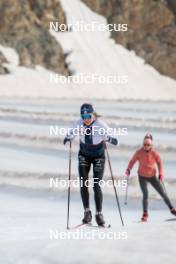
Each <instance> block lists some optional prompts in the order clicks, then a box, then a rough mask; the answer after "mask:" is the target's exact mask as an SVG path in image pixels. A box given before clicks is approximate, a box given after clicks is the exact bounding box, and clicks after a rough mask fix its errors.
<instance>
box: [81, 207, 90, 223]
mask: <svg viewBox="0 0 176 264" xmlns="http://www.w3.org/2000/svg"><path fill="white" fill-rule="evenodd" d="M91 221H92V213H91V211H90V210H85V212H84V218H83V219H82V222H83V224H90V223H91Z"/></svg>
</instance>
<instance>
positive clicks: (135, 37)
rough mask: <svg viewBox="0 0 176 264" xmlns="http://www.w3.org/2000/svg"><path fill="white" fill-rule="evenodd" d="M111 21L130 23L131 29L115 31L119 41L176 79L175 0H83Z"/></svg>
mask: <svg viewBox="0 0 176 264" xmlns="http://www.w3.org/2000/svg"><path fill="white" fill-rule="evenodd" d="M82 1H83V2H84V3H86V4H87V5H88V6H89V7H90V8H91V9H92V10H94V11H95V12H98V13H100V14H102V15H104V16H105V17H106V18H107V20H108V23H113V24H118V23H122V24H123V23H127V24H128V32H115V31H114V32H113V33H112V37H113V38H114V39H115V41H116V42H117V43H120V44H122V45H123V46H125V47H126V48H128V49H130V50H135V52H136V53H137V54H138V55H139V56H141V57H143V58H144V59H145V61H146V62H147V63H149V64H151V65H152V66H154V67H155V68H156V69H157V70H158V71H159V72H160V73H162V74H165V75H168V76H170V77H172V78H175V79H176V67H175V63H176V1H175V0H167V1H164V0H130V1H129V0H82Z"/></svg>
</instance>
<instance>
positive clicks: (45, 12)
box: [0, 0, 68, 75]
mask: <svg viewBox="0 0 176 264" xmlns="http://www.w3.org/2000/svg"><path fill="white" fill-rule="evenodd" d="M50 19H51V21H52V20H54V21H56V20H57V21H59V22H60V23H66V19H65V16H64V12H63V10H62V8H61V6H60V3H59V2H58V1H57V0H35V1H34V0H25V1H24V0H1V2H0V44H1V45H4V46H9V47H12V48H14V49H16V51H17V52H18V54H19V60H20V65H21V66H26V67H32V68H33V67H35V65H41V66H43V67H45V68H47V69H49V70H52V71H55V72H57V73H61V74H64V75H68V69H67V66H66V65H65V56H64V54H63V50H62V48H61V46H60V44H59V43H58V42H57V41H56V40H55V38H54V37H53V36H52V35H51V34H50V33H49V21H50Z"/></svg>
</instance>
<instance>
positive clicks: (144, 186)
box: [139, 176, 173, 212]
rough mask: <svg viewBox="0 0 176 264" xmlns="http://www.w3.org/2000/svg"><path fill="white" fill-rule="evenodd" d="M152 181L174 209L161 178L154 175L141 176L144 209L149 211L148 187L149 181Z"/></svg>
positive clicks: (168, 204) (170, 207)
mask: <svg viewBox="0 0 176 264" xmlns="http://www.w3.org/2000/svg"><path fill="white" fill-rule="evenodd" d="M148 182H150V183H151V185H152V186H153V187H154V188H155V190H156V191H157V192H158V193H159V194H160V195H161V197H162V198H163V200H164V201H165V203H166V204H167V206H168V207H169V209H172V208H173V206H172V204H171V202H170V200H169V197H168V196H167V194H166V193H165V191H164V189H163V186H162V184H161V182H160V181H159V179H158V178H157V177H156V176H154V177H151V178H147V177H143V176H139V184H140V187H141V190H142V193H143V211H144V212H147V211H148V188H147V183H148Z"/></svg>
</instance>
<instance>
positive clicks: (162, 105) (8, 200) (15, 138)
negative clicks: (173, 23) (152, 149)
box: [0, 0, 176, 264]
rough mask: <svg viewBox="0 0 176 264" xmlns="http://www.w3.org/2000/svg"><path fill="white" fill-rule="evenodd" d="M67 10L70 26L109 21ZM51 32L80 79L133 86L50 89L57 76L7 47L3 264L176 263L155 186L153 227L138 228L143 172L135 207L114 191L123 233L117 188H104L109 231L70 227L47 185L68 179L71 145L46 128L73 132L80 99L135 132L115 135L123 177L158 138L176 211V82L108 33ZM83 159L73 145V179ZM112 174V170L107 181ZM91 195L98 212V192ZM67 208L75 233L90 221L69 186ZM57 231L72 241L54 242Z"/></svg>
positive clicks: (173, 225)
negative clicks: (117, 80)
mask: <svg viewBox="0 0 176 264" xmlns="http://www.w3.org/2000/svg"><path fill="white" fill-rule="evenodd" d="M61 3H62V5H63V8H64V10H65V12H66V16H67V20H68V23H76V22H77V21H81V22H82V23H84V24H86V23H90V22H92V21H98V23H100V24H101V23H104V24H106V23H107V22H106V20H105V19H104V18H103V17H102V16H100V15H97V14H95V13H94V12H92V11H91V10H90V9H89V8H88V7H86V6H85V5H84V4H83V3H81V1H79V0H62V1H61ZM124 23H125V21H124ZM52 34H53V35H54V36H55V37H56V39H57V40H58V41H59V43H60V44H61V45H62V47H63V50H64V52H66V53H68V54H69V55H68V56H67V63H68V64H69V69H70V70H71V71H72V72H74V74H75V76H78V75H79V74H83V75H84V76H87V75H91V74H94V73H95V74H98V75H105V76H108V75H111V76H112V75H127V76H128V83H127V84H123V85H122V84H116V85H113V84H98V83H94V84H91V85H90V84H79V85H76V84H73V83H71V84H63V83H62V84H61V83H54V82H52V83H51V82H50V77H51V74H53V73H51V72H50V71H48V70H46V69H44V68H42V67H40V66H37V67H36V69H27V68H25V67H20V66H19V58H18V55H17V54H16V52H15V51H14V50H13V49H11V48H8V47H2V46H0V51H2V53H3V54H4V56H5V57H6V58H7V60H8V64H7V65H6V67H8V68H9V70H10V72H11V73H10V74H8V75H4V76H3V75H1V76H0V264H1V263H2V264H64V263H65V264H67V263H73V264H82V263H85V264H90V263H98V264H105V263H110V264H117V263H118V264H128V263H129V264H136V263H142V264H150V263H155V264H164V263H169V264H175V237H176V236H175V232H176V221H175V218H174V217H173V216H172V215H170V213H169V211H168V209H167V208H166V206H165V205H164V203H163V202H162V200H161V199H160V197H159V196H158V195H157V194H156V192H155V191H154V190H152V189H151V188H150V189H149V191H150V207H149V212H150V217H149V222H148V223H139V222H138V221H139V220H140V217H141V213H142V209H141V207H142V205H141V192H140V189H139V184H138V181H137V177H136V167H135V168H134V170H133V173H132V177H131V178H130V179H131V180H130V185H129V199H128V206H125V205H124V195H125V190H124V189H122V188H118V189H117V191H118V194H119V200H120V204H121V206H122V215H123V218H124V223H125V226H124V227H122V225H121V222H120V218H119V214H118V210H117V205H116V202H115V198H114V192H113V188H104V189H103V192H104V204H103V213H104V216H105V220H106V222H107V223H110V224H111V228H110V229H102V230H99V229H97V228H90V227H87V228H84V227H83V228H80V229H78V230H70V231H67V230H66V212H67V189H66V188H58V189H57V188H56V189H54V188H50V186H49V180H50V177H55V178H56V177H58V178H59V179H67V177H68V146H63V143H62V140H63V136H59V137H58V138H57V137H51V136H50V134H49V128H50V126H56V125H58V127H67V126H69V124H70V123H72V122H73V121H74V120H75V119H77V118H79V107H80V105H81V104H82V103H83V101H85V100H86V99H87V100H88V101H89V102H92V103H93V105H94V107H95V109H96V110H97V112H98V113H100V114H101V115H102V116H103V117H102V118H103V119H104V121H105V122H107V123H108V124H109V125H110V126H112V127H116V128H117V127H126V128H127V129H128V136H126V137H123V136H119V137H118V138H119V142H120V145H119V147H118V148H115V147H111V146H109V153H110V157H111V161H112V167H113V172H114V175H115V176H116V177H122V176H123V174H124V171H125V169H126V166H127V163H128V160H129V158H130V157H131V155H132V154H133V152H134V151H135V149H136V148H138V147H139V146H140V144H141V142H142V139H143V136H144V135H145V134H146V133H147V132H152V134H153V136H154V142H155V144H156V147H157V148H158V149H159V151H160V153H161V156H162V159H163V162H164V176H165V179H166V188H167V191H168V194H169V196H170V197H171V198H172V202H173V204H174V205H175V206H176V196H175V185H176V184H175V183H176V181H175V166H176V165H175V150H176V140H175V131H176V122H175V121H176V118H175V116H176V115H175V114H176V104H175V100H176V81H174V80H172V79H171V78H168V77H165V76H162V75H160V74H159V73H158V72H157V71H156V70H155V69H153V68H152V67H151V66H149V65H146V64H145V63H144V61H143V60H142V59H141V58H139V57H137V56H136V55H135V54H134V52H130V51H128V50H126V49H125V48H123V47H122V46H120V45H117V44H115V42H114V41H113V40H112V39H111V38H110V35H109V33H108V32H101V33H100V32H92V33H89V32H79V33H78V32H65V33H56V32H52ZM118 99H120V100H118ZM130 99H132V100H130ZM148 99H149V100H148ZM77 152H78V140H77V141H75V142H74V144H73V152H72V177H73V178H75V177H77V176H78V172H77ZM109 176H110V174H109V169H108V166H107V165H106V169H105V175H104V178H105V179H109ZM90 177H91V175H90ZM90 196H91V209H92V212H93V215H94V214H95V207H94V201H93V191H92V189H91V191H90ZM70 209H71V210H70V226H74V225H77V224H79V223H80V222H81V219H82V217H83V208H82V204H81V199H80V194H79V187H78V188H72V189H71V208H70ZM93 223H94V224H95V221H94V220H93ZM59 232H64V233H62V235H63V236H65V239H61V238H60V239H59V236H58V237H55V239H54V237H53V239H51V238H52V237H51V234H52V235H55V236H56V235H59ZM60 235H61V234H60ZM86 236H87V238H86ZM112 236H114V239H112Z"/></svg>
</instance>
